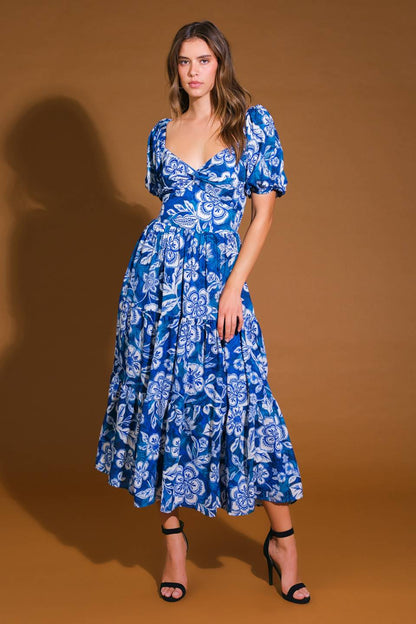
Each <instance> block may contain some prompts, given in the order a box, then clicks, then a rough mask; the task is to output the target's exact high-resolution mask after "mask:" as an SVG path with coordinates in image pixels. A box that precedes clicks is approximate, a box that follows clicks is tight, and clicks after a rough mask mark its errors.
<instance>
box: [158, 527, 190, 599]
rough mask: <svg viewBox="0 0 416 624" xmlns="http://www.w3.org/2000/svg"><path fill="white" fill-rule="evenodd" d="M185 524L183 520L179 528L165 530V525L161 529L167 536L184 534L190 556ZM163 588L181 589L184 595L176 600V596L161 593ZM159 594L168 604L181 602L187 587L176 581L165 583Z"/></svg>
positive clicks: (161, 585)
mask: <svg viewBox="0 0 416 624" xmlns="http://www.w3.org/2000/svg"><path fill="white" fill-rule="evenodd" d="M184 524H185V523H184V522H183V520H179V526H178V527H175V528H173V529H165V527H164V526H163V524H162V525H161V527H162V533H165V534H166V535H170V533H183V536H184V538H185V542H186V553H187V554H188V549H189V544H188V539H187V537H186V535H185V532H184V530H183V527H184ZM162 587H179V589H181V590H182V595H181V596H179V598H175V597H174V596H164V595H163V594H162V592H161V589H162ZM159 594H160V596H161V597H162V598H163V600H167V601H168V602H177V601H178V600H181V599H182V598H183V597H184V596H185V594H186V589H185V586H184V585H182V583H177V582H176V581H164V582H163V583H160V587H159Z"/></svg>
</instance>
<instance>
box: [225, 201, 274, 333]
mask: <svg viewBox="0 0 416 624" xmlns="http://www.w3.org/2000/svg"><path fill="white" fill-rule="evenodd" d="M275 201H276V192H275V191H270V193H264V194H257V193H252V195H251V222H250V225H249V227H248V229H247V232H246V235H245V237H244V240H243V241H242V243H241V248H240V252H239V254H238V258H237V260H236V261H235V264H234V266H233V269H232V271H231V273H230V275H229V277H228V279H227V281H226V284H225V286H224V289H223V291H222V293H221V297H220V300H219V304H218V322H217V329H218V333H219V335H220V338H221V339H222V338H223V337H224V338H225V340H226V341H228V340H231V338H232V337H233V336H234V334H235V330H236V329H237V331H241V328H242V327H243V306H242V302H241V290H242V288H243V286H244V282H245V281H246V280H247V277H248V275H249V274H250V272H251V270H252V268H253V266H254V265H255V263H256V260H257V258H258V257H259V255H260V251H261V249H262V247H263V245H264V242H265V240H266V238H267V234H268V232H269V230H270V227H271V224H272V221H273V215H274V210H275V208H274V205H275Z"/></svg>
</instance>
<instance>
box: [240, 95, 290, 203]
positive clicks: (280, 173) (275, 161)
mask: <svg viewBox="0 0 416 624" xmlns="http://www.w3.org/2000/svg"><path fill="white" fill-rule="evenodd" d="M246 135H247V147H246V149H247V150H248V159H247V163H246V181H245V185H244V191H245V194H246V195H247V197H251V194H252V193H258V194H264V193H269V192H270V191H272V190H275V191H276V196H277V197H281V196H282V195H284V193H285V192H286V186H287V177H286V174H285V171H284V169H283V166H284V161H283V149H282V146H281V144H280V139H279V135H278V133H277V130H276V126H275V123H274V120H273V117H272V115H271V114H270V113H269V111H268V110H267V108H265V107H264V106H262V105H261V104H257V105H256V106H252V107H251V108H250V109H249V115H248V119H247V127H246Z"/></svg>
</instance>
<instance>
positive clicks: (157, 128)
mask: <svg viewBox="0 0 416 624" xmlns="http://www.w3.org/2000/svg"><path fill="white" fill-rule="evenodd" d="M169 121H170V119H169V117H162V119H159V120H158V121H156V123H155V124H154V125H153V126H152V127H151V129H150V132H149V136H151V137H154V138H159V136H160V132H161V131H162V130H163V129H164V128H165V127H166V125H167V123H168V122H169Z"/></svg>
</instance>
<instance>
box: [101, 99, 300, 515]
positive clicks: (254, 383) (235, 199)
mask: <svg viewBox="0 0 416 624" xmlns="http://www.w3.org/2000/svg"><path fill="white" fill-rule="evenodd" d="M169 121H170V119H169V118H164V119H161V120H159V121H158V122H157V123H156V124H155V126H154V127H153V128H152V130H151V131H150V134H149V138H148V144H147V171H146V177H145V185H146V188H147V189H148V190H149V191H150V192H151V193H153V194H154V195H156V196H157V197H159V198H160V199H161V200H162V203H161V208H160V213H159V215H158V216H157V217H156V218H155V219H153V220H152V221H151V222H150V223H149V224H148V225H147V226H146V227H145V229H144V231H143V233H142V234H141V236H140V237H139V239H138V240H137V243H136V245H135V247H134V249H133V253H132V255H131V258H130V261H129V263H128V266H127V269H126V272H125V276H124V279H123V284H122V289H121V294H120V298H119V306H118V316H117V327H116V340H115V353H114V365H113V369H112V372H111V375H110V382H109V392H108V404H107V409H106V413H105V416H104V420H103V423H102V427H101V430H100V434H99V441H98V448H97V454H96V464H95V467H96V468H97V470H99V471H101V472H104V473H106V474H107V475H108V482H109V483H110V484H111V485H113V486H115V487H120V488H126V489H128V491H129V492H130V493H131V494H132V495H133V497H134V499H133V500H134V505H135V506H136V507H145V506H147V505H150V504H152V503H154V502H155V501H156V500H160V505H161V506H160V509H161V511H163V512H170V511H172V510H173V509H174V508H176V507H178V506H180V507H192V508H194V509H196V510H198V511H200V512H201V513H203V514H205V515H207V516H210V517H213V516H215V515H216V513H217V509H218V508H222V509H225V510H226V511H227V513H228V514H230V515H232V516H241V515H246V514H248V513H250V512H252V511H254V509H255V506H256V505H261V504H262V503H261V501H263V500H268V501H274V502H278V503H293V502H295V501H296V500H298V499H300V498H301V497H302V496H303V491H302V481H301V476H300V472H299V467H298V464H297V461H296V457H295V454H294V450H293V446H292V443H291V440H290V437H289V433H288V429H287V426H286V424H285V421H284V419H283V416H282V412H281V410H280V407H279V405H278V403H277V401H276V399H275V397H274V396H273V394H272V391H271V389H270V386H269V384H268V381H267V375H268V364H267V357H266V351H265V344H264V340H263V335H262V332H261V328H260V325H259V322H258V320H257V318H256V315H255V312H254V308H253V303H252V301H251V297H250V293H249V289H248V286H247V283H244V286H243V288H242V291H241V299H242V305H243V319H244V324H243V328H242V330H241V331H240V332H239V333H237V334H236V335H235V336H234V337H233V338H232V339H231V340H230V341H229V342H228V343H227V342H226V341H225V339H223V340H221V339H220V337H219V334H218V331H217V313H218V302H219V298H220V295H221V291H222V289H223V288H224V285H225V282H226V280H227V278H228V276H229V274H230V272H231V269H232V268H233V266H234V263H235V261H236V259H237V256H238V253H239V250H240V246H241V240H240V237H239V234H238V232H237V230H238V227H239V225H240V222H241V218H242V216H243V210H244V205H245V202H246V198H247V196H250V195H251V193H252V192H255V193H260V194H262V193H267V192H269V191H271V190H273V189H274V190H275V191H276V193H277V196H279V197H280V196H281V195H283V194H284V193H285V191H286V185H287V179H286V175H285V173H284V170H283V152H282V147H281V145H280V141H279V137H278V134H277V131H276V127H275V124H274V121H273V118H272V116H271V114H270V113H269V111H268V110H267V109H266V108H265V107H264V106H262V105H260V104H258V105H256V106H251V107H250V108H249V109H248V110H247V112H246V123H245V133H246V137H247V144H246V147H245V150H244V153H243V156H242V158H241V160H240V161H239V163H238V164H236V156H235V153H234V150H233V149H231V150H230V149H229V148H225V149H223V150H221V151H220V152H219V153H217V154H216V155H215V156H214V157H212V158H210V159H209V160H208V161H207V162H206V163H205V164H204V165H203V166H202V167H200V168H198V169H195V168H194V167H192V166H191V165H189V164H188V163H186V162H184V161H182V160H181V159H180V158H178V157H177V156H176V155H175V154H173V153H172V152H171V151H170V150H168V149H167V148H166V145H165V139H166V125H167V123H168V122H169Z"/></svg>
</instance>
